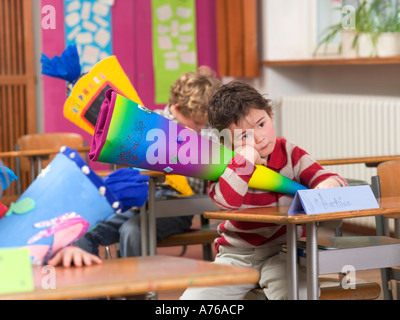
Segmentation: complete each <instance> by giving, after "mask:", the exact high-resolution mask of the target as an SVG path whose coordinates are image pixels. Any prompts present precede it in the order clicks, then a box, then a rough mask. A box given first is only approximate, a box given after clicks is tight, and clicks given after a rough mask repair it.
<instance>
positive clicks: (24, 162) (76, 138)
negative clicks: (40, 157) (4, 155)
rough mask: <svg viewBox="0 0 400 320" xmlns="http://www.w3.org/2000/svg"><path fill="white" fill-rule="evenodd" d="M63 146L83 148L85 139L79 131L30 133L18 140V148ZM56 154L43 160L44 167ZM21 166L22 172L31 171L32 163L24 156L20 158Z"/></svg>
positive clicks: (54, 147)
mask: <svg viewBox="0 0 400 320" xmlns="http://www.w3.org/2000/svg"><path fill="white" fill-rule="evenodd" d="M62 146H68V147H70V148H73V149H76V148H81V147H84V146H85V141H84V140H83V137H82V136H81V135H79V134H77V133H37V134H28V135H25V136H22V137H20V138H18V140H17V148H18V150H44V149H60V148H61V147H62ZM55 156H56V154H53V155H50V156H49V158H48V159H47V160H44V161H42V167H43V168H45V167H46V166H47V164H48V163H49V162H50V161H51V160H53V158H54V157H55ZM83 157H84V155H83ZM20 168H21V171H22V172H28V171H30V163H29V160H28V159H27V158H25V157H22V158H21V159H20Z"/></svg>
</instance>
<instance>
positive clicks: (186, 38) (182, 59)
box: [152, 0, 197, 104]
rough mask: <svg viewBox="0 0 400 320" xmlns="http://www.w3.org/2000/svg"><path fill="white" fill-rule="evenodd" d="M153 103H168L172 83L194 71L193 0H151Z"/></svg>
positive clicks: (194, 20)
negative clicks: (184, 74) (183, 74)
mask: <svg viewBox="0 0 400 320" xmlns="http://www.w3.org/2000/svg"><path fill="white" fill-rule="evenodd" d="M152 24H153V26H152V30H153V62H154V78H155V88H154V89H155V102H156V103H157V104H163V103H168V98H169V91H170V88H171V84H173V83H174V82H175V81H176V79H178V78H179V76H180V75H181V74H182V73H184V72H189V71H196V70H197V40H196V4H195V0H169V1H165V0H152Z"/></svg>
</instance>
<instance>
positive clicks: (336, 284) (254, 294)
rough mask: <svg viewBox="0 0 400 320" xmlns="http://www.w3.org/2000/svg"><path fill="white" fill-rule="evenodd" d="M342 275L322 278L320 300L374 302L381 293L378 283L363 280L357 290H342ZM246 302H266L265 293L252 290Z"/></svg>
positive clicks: (358, 284)
mask: <svg viewBox="0 0 400 320" xmlns="http://www.w3.org/2000/svg"><path fill="white" fill-rule="evenodd" d="M342 278H343V275H342V274H338V276H337V277H334V276H329V277H328V276H320V277H319V278H318V281H319V283H320V288H321V295H320V296H319V300H374V299H377V298H378V297H379V295H380V293H381V287H380V286H379V284H378V283H376V282H367V281H364V280H362V279H356V283H355V285H356V288H355V289H347V290H345V289H343V288H342ZM245 299H246V300H265V299H266V297H265V294H264V291H263V290H262V289H261V288H257V289H253V290H251V291H250V292H249V293H248V294H247V296H246V297H245Z"/></svg>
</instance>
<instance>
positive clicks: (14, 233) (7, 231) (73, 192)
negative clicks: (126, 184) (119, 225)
mask: <svg viewBox="0 0 400 320" xmlns="http://www.w3.org/2000/svg"><path fill="white" fill-rule="evenodd" d="M121 207H122V204H121V203H120V202H119V201H118V199H117V198H116V197H115V196H114V195H113V194H112V193H111V192H110V190H109V188H108V187H107V185H106V184H105V182H104V181H103V180H102V179H101V178H99V177H98V176H97V175H96V174H95V173H94V172H93V171H91V170H90V168H89V167H88V166H87V165H86V163H85V161H84V160H83V159H82V158H81V157H80V156H79V154H78V152H76V151H75V150H72V149H69V148H66V147H63V148H62V151H61V152H60V153H59V154H58V155H57V156H56V157H55V158H54V159H53V160H52V161H51V162H50V164H49V165H48V166H47V167H46V168H45V169H43V170H42V172H41V173H40V175H39V176H38V177H37V178H36V180H35V181H34V182H33V183H32V184H31V185H30V186H29V187H28V189H26V190H25V192H24V193H23V194H22V195H21V197H20V198H19V199H18V201H17V202H16V203H12V204H11V205H10V207H9V210H8V212H7V213H6V215H5V216H4V217H3V218H1V219H0V235H1V236H0V248H7V247H27V248H29V250H30V253H31V257H32V260H33V263H35V264H42V263H46V262H47V260H48V259H49V258H51V257H52V256H53V255H54V254H55V253H57V251H58V250H60V249H61V248H63V247H65V246H67V245H69V244H71V243H72V242H73V241H75V240H77V239H78V238H79V237H80V236H82V235H83V234H84V233H85V232H86V231H88V230H89V229H91V228H93V227H94V226H96V225H97V224H98V223H99V222H100V221H102V220H105V219H107V218H108V217H111V216H112V215H114V214H115V213H116V212H118V211H121Z"/></svg>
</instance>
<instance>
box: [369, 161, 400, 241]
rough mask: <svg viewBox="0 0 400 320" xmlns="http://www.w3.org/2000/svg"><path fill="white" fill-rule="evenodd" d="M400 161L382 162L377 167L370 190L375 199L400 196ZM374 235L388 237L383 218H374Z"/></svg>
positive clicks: (387, 225)
mask: <svg viewBox="0 0 400 320" xmlns="http://www.w3.org/2000/svg"><path fill="white" fill-rule="evenodd" d="M399 175H400V161H399V160H393V161H386V162H382V163H380V164H379V165H378V167H377V175H376V176H374V177H372V179H371V182H372V184H371V188H372V190H373V191H374V193H375V196H376V197H377V198H381V197H394V196H399V195H400V179H399V178H398V177H399ZM375 221H376V233H377V235H378V236H390V231H389V222H388V219H386V218H385V217H384V216H376V217H375Z"/></svg>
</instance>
